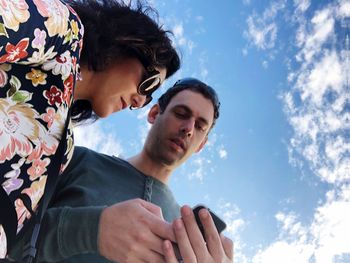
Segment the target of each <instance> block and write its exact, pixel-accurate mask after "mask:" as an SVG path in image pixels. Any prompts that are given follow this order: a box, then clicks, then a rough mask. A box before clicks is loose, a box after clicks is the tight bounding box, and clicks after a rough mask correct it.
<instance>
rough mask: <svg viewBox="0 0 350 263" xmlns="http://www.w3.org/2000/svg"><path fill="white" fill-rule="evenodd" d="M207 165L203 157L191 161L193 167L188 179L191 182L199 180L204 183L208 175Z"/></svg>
mask: <svg viewBox="0 0 350 263" xmlns="http://www.w3.org/2000/svg"><path fill="white" fill-rule="evenodd" d="M205 164H206V159H205V158H203V157H199V156H198V157H195V158H194V159H193V160H191V161H190V166H191V172H190V173H188V178H189V179H190V180H192V179H197V180H199V181H200V182H203V178H204V176H205V174H206V172H205Z"/></svg>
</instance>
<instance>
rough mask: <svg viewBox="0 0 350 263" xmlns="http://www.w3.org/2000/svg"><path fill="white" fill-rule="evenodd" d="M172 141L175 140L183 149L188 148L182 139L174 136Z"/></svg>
mask: <svg viewBox="0 0 350 263" xmlns="http://www.w3.org/2000/svg"><path fill="white" fill-rule="evenodd" d="M170 141H171V142H173V143H174V144H176V145H177V146H178V147H180V148H181V149H182V150H183V151H185V150H186V145H185V142H184V141H183V140H182V139H180V138H172V139H170Z"/></svg>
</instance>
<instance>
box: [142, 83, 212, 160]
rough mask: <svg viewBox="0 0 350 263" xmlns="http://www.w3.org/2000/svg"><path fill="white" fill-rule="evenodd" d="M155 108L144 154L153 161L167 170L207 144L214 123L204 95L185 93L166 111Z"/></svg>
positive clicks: (151, 116)
mask: <svg viewBox="0 0 350 263" xmlns="http://www.w3.org/2000/svg"><path fill="white" fill-rule="evenodd" d="M159 111H160V109H159V106H158V105H155V106H153V107H152V109H151V110H150V112H149V115H148V121H149V122H150V123H152V124H153V125H152V127H151V130H150V132H149V134H148V137H147V140H146V144H145V150H146V152H147V153H148V154H149V155H150V156H151V158H152V159H153V160H156V161H158V162H161V163H163V164H165V165H167V166H178V165H180V164H181V163H183V162H184V161H186V160H187V159H188V158H189V157H190V156H191V155H192V154H193V153H194V152H198V151H199V150H200V149H201V148H202V147H203V146H204V144H205V142H206V140H207V135H208V132H209V130H210V127H211V125H212V123H213V116H214V107H213V104H212V102H211V101H210V100H209V99H207V98H205V97H204V96H203V95H202V94H200V93H197V92H193V91H190V90H183V91H181V92H179V93H178V94H176V95H175V96H174V97H173V98H172V99H171V101H170V103H169V104H168V106H167V108H166V109H165V111H164V112H163V113H162V114H160V112H159Z"/></svg>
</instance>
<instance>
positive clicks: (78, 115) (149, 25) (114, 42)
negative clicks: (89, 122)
mask: <svg viewBox="0 0 350 263" xmlns="http://www.w3.org/2000/svg"><path fill="white" fill-rule="evenodd" d="M66 2H67V3H69V5H70V6H71V7H73V9H74V10H75V11H76V12H77V14H78V15H79V17H80V19H81V21H82V23H83V25H84V29H85V30H84V31H85V33H84V39H83V41H84V44H83V49H82V53H81V58H80V63H81V64H82V65H87V67H88V69H89V70H93V71H102V70H104V69H105V68H106V67H108V66H109V65H110V64H111V63H114V62H117V61H118V60H122V59H125V58H137V59H139V60H140V61H141V62H142V63H143V64H144V65H145V64H146V65H149V66H151V67H163V68H166V69H167V74H166V78H168V77H170V76H171V75H173V74H174V73H175V72H176V71H177V70H178V69H179V68H180V58H179V56H178V54H177V52H176V50H175V48H174V47H173V46H172V42H171V40H170V38H169V34H171V32H170V31H166V30H163V29H162V27H161V26H160V25H158V23H157V21H158V13H157V12H156V10H154V9H153V8H151V7H150V6H148V5H146V4H144V3H143V2H141V1H140V0H136V1H134V6H133V7H132V6H131V4H132V3H131V2H130V4H125V3H123V2H122V1H121V0H120V1H116V0H72V1H66ZM152 15H153V17H155V19H152V17H151V16H152ZM71 114H72V119H73V121H74V122H76V123H77V122H80V121H83V120H86V119H91V118H92V119H96V116H94V114H93V111H92V107H91V104H90V102H89V101H86V100H78V101H76V102H74V104H73V107H72V112H71Z"/></svg>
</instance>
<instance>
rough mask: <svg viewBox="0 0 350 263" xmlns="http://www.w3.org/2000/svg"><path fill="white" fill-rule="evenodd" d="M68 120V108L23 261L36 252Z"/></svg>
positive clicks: (59, 164) (63, 147)
mask: <svg viewBox="0 0 350 263" xmlns="http://www.w3.org/2000/svg"><path fill="white" fill-rule="evenodd" d="M69 121H70V110H69V111H68V115H67V120H66V123H65V127H64V131H63V133H62V137H61V138H62V139H61V143H60V144H59V146H58V148H57V151H56V153H55V158H53V161H52V162H51V164H50V166H49V168H48V174H49V176H47V181H46V185H45V191H44V194H43V196H42V198H41V203H40V206H39V208H38V210H37V213H36V216H35V225H34V230H33V233H32V236H31V239H30V243H29V244H27V246H26V247H25V248H24V252H23V254H22V262H23V263H32V262H33V261H34V259H35V256H36V254H37V248H36V247H37V243H38V237H39V232H40V227H41V221H42V219H43V217H44V214H45V211H46V209H47V207H48V205H49V202H50V200H51V197H52V195H53V193H54V192H55V188H56V185H57V182H58V178H59V173H60V169H61V165H62V161H63V156H64V152H65V150H66V145H67V140H66V137H67V130H68V125H69Z"/></svg>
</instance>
